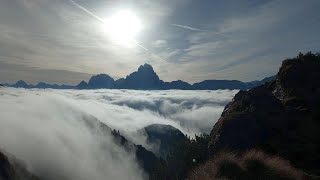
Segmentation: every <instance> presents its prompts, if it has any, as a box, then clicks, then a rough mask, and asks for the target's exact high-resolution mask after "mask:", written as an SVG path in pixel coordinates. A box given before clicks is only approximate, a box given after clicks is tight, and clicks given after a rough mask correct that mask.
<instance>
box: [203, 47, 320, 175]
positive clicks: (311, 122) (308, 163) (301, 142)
mask: <svg viewBox="0 0 320 180" xmlns="http://www.w3.org/2000/svg"><path fill="white" fill-rule="evenodd" d="M319 128H320V56H319V55H314V54H311V53H308V54H306V55H301V54H300V55H299V56H298V57H296V58H293V59H288V60H285V61H283V64H282V66H281V68H280V70H279V73H278V74H277V77H276V80H274V81H272V82H271V83H266V84H264V85H263V86H259V87H256V88H253V89H251V90H249V91H240V92H239V93H238V94H237V95H236V96H235V97H234V99H233V101H232V102H231V103H229V104H228V105H227V106H226V107H225V110H224V112H223V113H222V116H221V118H220V119H219V121H218V122H217V123H216V124H215V125H214V127H213V130H212V131H211V134H210V136H211V137H210V143H209V149H210V153H211V155H213V156H214V154H215V153H217V152H219V151H222V150H230V151H245V150H248V149H252V148H259V149H263V150H264V151H266V152H267V153H270V154H278V155H280V156H281V157H284V158H285V159H288V160H290V161H291V162H292V163H293V165H294V166H295V167H297V168H300V169H302V170H304V171H306V172H308V173H312V174H317V175H319V174H320V163H319V162H320V154H319V152H320V131H319Z"/></svg>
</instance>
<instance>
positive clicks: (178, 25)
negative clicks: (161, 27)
mask: <svg viewBox="0 0 320 180" xmlns="http://www.w3.org/2000/svg"><path fill="white" fill-rule="evenodd" d="M171 25H172V26H176V27H180V28H183V29H188V30H191V31H204V30H201V29H198V28H194V27H190V26H184V25H180V24H171Z"/></svg>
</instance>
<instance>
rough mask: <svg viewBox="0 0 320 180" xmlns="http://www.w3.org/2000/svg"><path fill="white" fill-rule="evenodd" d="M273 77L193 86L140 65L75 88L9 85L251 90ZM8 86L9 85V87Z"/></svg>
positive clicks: (45, 84) (202, 83)
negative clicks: (163, 77)
mask: <svg viewBox="0 0 320 180" xmlns="http://www.w3.org/2000/svg"><path fill="white" fill-rule="evenodd" d="M274 78H275V76H271V77H268V78H265V79H263V80H261V81H252V82H241V81H237V80H205V81H202V82H198V83H194V84H193V85H191V84H189V83H187V82H184V81H182V80H177V81H172V82H164V81H162V80H160V78H159V76H158V75H157V73H156V72H155V71H154V70H153V67H152V66H151V65H150V64H144V65H141V66H140V67H139V68H138V70H137V71H135V72H133V73H131V74H130V75H128V76H127V77H126V78H120V79H118V80H116V81H115V80H114V79H113V78H112V77H110V76H109V75H107V74H98V75H94V76H92V77H91V78H90V80H89V82H88V83H87V82H85V81H81V82H80V83H79V84H78V85H76V86H70V85H57V84H53V85H52V84H47V83H44V82H40V83H38V84H37V85H35V86H33V85H28V84H27V83H26V82H24V81H22V80H20V81H18V82H17V83H16V84H14V85H11V86H12V87H16V88H40V89H46V88H51V89H140V90H155V89H157V90H169V89H181V90H217V89H230V90H233V89H239V90H240V89H242V90H245V89H251V88H254V87H257V86H260V85H262V84H264V83H266V82H269V81H272V80H273V79H274ZM9 86H10V85H9Z"/></svg>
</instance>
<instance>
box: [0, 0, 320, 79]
mask: <svg viewBox="0 0 320 180" xmlns="http://www.w3.org/2000/svg"><path fill="white" fill-rule="evenodd" d="M319 8H320V1H318V0H306V1H298V0H239V1H231V0H227V1H217V0H203V1H196V0H163V1H156V0H123V1H112V0H91V1H88V0H55V1H52V0H0V33H1V35H0V77H1V78H0V82H1V83H2V82H8V83H12V82H15V81H17V80H19V79H23V80H26V81H27V82H29V83H37V82H40V81H43V82H48V83H58V84H77V83H79V82H80V81H81V80H87V79H89V77H90V76H91V75H92V74H99V73H106V74H109V75H110V76H112V77H113V78H115V79H117V78H120V77H125V76H126V75H128V74H129V73H131V72H133V71H134V70H136V69H137V67H139V66H140V65H142V64H144V63H149V64H151V65H152V66H153V67H154V69H155V71H156V72H157V74H158V75H159V76H160V78H161V79H163V80H165V81H171V80H177V79H181V80H184V81H187V82H190V83H193V82H196V81H201V80H205V79H237V80H242V81H251V80H256V79H262V78H264V77H266V76H270V75H274V74H275V73H276V72H277V71H278V67H279V66H280V63H281V61H282V60H283V59H285V58H289V57H292V56H293V55H294V54H298V53H299V52H307V51H314V52H317V51H320V49H319V47H320V46H319V45H320V37H319V35H318V32H320V13H319V12H318V11H319Z"/></svg>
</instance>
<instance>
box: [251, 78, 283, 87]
mask: <svg viewBox="0 0 320 180" xmlns="http://www.w3.org/2000/svg"><path fill="white" fill-rule="evenodd" d="M276 78H277V76H270V77H266V78H264V79H262V80H261V81H251V82H247V83H246V85H247V89H251V88H254V87H257V86H261V85H263V84H265V83H267V82H271V81H273V80H275V79H276Z"/></svg>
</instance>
